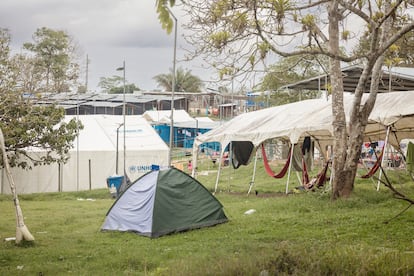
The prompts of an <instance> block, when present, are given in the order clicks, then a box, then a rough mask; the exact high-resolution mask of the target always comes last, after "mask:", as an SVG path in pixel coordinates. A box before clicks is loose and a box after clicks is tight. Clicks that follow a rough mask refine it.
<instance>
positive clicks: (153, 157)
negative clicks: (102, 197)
mask: <svg viewBox="0 0 414 276" xmlns="http://www.w3.org/2000/svg"><path fill="white" fill-rule="evenodd" d="M74 117H76V116H66V117H65V121H69V120H70V119H71V118H74ZM79 119H80V121H81V122H82V124H83V125H84V128H83V129H82V130H81V131H80V135H79V140H77V139H76V140H75V141H74V148H73V149H72V150H71V151H70V158H69V160H68V162H67V163H66V164H52V165H48V166H37V167H34V168H33V169H32V170H29V171H25V170H22V169H19V168H14V169H13V170H12V173H13V177H14V179H15V182H16V188H17V192H18V193H19V194H27V193H42V192H57V191H76V190H87V189H96V188H104V187H106V179H107V178H108V177H109V176H112V175H114V174H115V171H116V152H117V150H116V145H117V143H116V141H117V129H118V128H119V132H118V167H119V174H122V172H123V163H124V161H123V160H124V159H123V157H124V151H123V149H124V143H123V141H124V127H123V126H120V125H121V124H122V123H123V116H119V115H81V116H79ZM125 134H126V135H125V145H126V152H125V157H126V158H125V165H126V166H125V167H126V168H125V169H126V172H127V174H128V176H129V177H130V179H132V180H134V179H137V178H138V177H140V176H141V175H143V174H144V173H146V172H148V171H150V170H151V168H152V166H153V165H156V166H159V167H167V166H168V151H169V150H168V146H167V145H166V144H165V143H164V142H163V141H162V139H161V138H160V137H159V135H158V134H157V133H156V131H155V130H154V129H153V128H152V127H151V125H150V124H149V123H148V122H147V121H146V120H145V119H144V118H142V116H126V128H125ZM31 154H42V152H41V151H39V150H37V151H33V152H32V153H31ZM1 192H2V193H10V190H9V183H8V182H7V179H6V177H5V173H3V171H2V177H1Z"/></svg>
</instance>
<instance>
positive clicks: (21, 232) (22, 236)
mask: <svg viewBox="0 0 414 276" xmlns="http://www.w3.org/2000/svg"><path fill="white" fill-rule="evenodd" d="M0 147H1V151H2V155H3V166H4V168H5V169H6V174H7V178H8V180H9V184H10V190H11V192H12V194H13V202H14V206H15V210H16V243H17V244H19V243H20V242H21V241H22V240H26V241H34V237H33V236H32V234H31V233H30V231H29V229H28V228H27V226H26V225H25V224H24V219H23V212H22V209H21V207H20V203H19V198H18V197H17V193H16V186H15V184H14V180H13V176H12V174H11V172H10V165H9V160H8V158H7V154H6V147H5V145H4V136H3V131H2V130H1V128H0Z"/></svg>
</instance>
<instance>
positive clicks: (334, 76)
mask: <svg viewBox="0 0 414 276" xmlns="http://www.w3.org/2000/svg"><path fill="white" fill-rule="evenodd" d="M328 13H329V50H330V52H331V53H333V54H334V55H339V33H340V31H339V21H340V17H341V15H340V14H339V13H338V2H337V1H331V2H330V4H329V8H328ZM329 62H330V68H329V69H330V78H331V88H332V114H333V120H334V121H333V122H332V125H333V132H334V142H333V147H334V149H333V152H334V154H333V160H332V168H333V181H332V198H333V199H337V198H339V197H343V196H344V197H347V196H349V194H350V193H351V191H352V189H353V179H352V181H350V180H349V177H350V176H351V175H352V174H353V173H352V171H349V170H347V169H346V167H345V161H346V158H347V137H348V134H347V130H346V117H345V110H344V89H343V79H342V74H341V64H340V61H339V60H338V59H336V58H333V57H331V58H330V59H329Z"/></svg>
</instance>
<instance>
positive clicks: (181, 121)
mask: <svg viewBox="0 0 414 276" xmlns="http://www.w3.org/2000/svg"><path fill="white" fill-rule="evenodd" d="M173 114H174V115H173V116H174V127H181V128H205V129H212V128H215V127H217V126H219V125H220V122H216V121H213V120H211V119H210V118H208V117H196V118H193V117H191V116H190V114H188V113H187V111H185V110H181V109H180V110H174V112H173ZM142 116H143V117H144V118H145V119H147V121H148V122H150V123H152V124H170V123H171V119H170V117H171V110H149V111H146V112H145V113H144V114H143V115H142Z"/></svg>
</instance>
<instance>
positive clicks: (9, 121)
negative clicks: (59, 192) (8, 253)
mask: <svg viewBox="0 0 414 276" xmlns="http://www.w3.org/2000/svg"><path fill="white" fill-rule="evenodd" d="M9 45H10V34H9V31H8V30H6V29H1V28H0V130H1V133H0V146H1V151H2V158H1V160H0V165H1V166H2V167H4V168H5V169H6V173H7V176H8V178H9V184H10V187H11V191H12V193H13V201H14V204H15V207H16V220H17V230H16V242H17V243H19V242H20V241H22V240H33V236H32V235H31V234H30V232H29V231H28V229H27V227H26V226H25V225H24V221H23V215H22V211H21V208H20V205H19V202H18V198H17V194H16V191H15V187H14V183H13V180H12V176H11V173H10V170H9V167H10V166H11V167H15V166H18V167H21V168H25V169H29V168H31V167H32V166H37V165H42V164H50V163H52V162H65V161H66V160H67V158H68V151H69V149H70V148H71V147H72V146H73V144H72V142H73V140H74V139H75V137H76V135H77V133H78V130H79V129H81V128H82V125H81V124H79V123H78V122H77V121H76V120H71V121H69V122H68V123H62V122H61V121H62V119H63V117H64V114H65V113H64V110H63V109H61V108H56V107H55V106H47V107H43V106H36V105H33V103H32V101H31V100H30V99H28V98H26V97H25V96H24V94H23V93H22V89H21V87H18V83H19V82H18V80H20V79H21V74H22V72H21V71H20V68H22V66H19V65H17V63H16V62H15V60H16V59H19V58H15V57H11V56H10V46H9ZM33 147H35V148H39V149H43V152H42V153H43V154H42V155H39V154H36V155H34V154H31V153H30V152H29V151H28V149H29V148H33Z"/></svg>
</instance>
